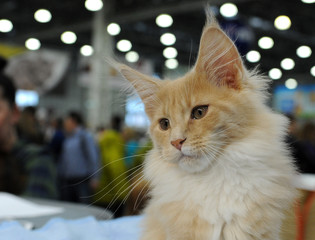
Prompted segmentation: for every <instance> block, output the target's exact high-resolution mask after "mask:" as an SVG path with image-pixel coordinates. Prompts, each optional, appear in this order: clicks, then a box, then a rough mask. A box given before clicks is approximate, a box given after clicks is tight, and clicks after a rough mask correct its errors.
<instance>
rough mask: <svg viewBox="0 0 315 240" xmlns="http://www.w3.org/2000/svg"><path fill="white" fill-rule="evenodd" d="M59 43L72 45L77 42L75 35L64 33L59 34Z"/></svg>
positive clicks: (68, 32)
mask: <svg viewBox="0 0 315 240" xmlns="http://www.w3.org/2000/svg"><path fill="white" fill-rule="evenodd" d="M61 41H62V42H64V43H65V44H73V43H75V42H76V41H77V35H75V33H74V32H71V31H66V32H64V33H63V34H61Z"/></svg>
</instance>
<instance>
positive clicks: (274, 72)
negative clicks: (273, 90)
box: [269, 68, 282, 80]
mask: <svg viewBox="0 0 315 240" xmlns="http://www.w3.org/2000/svg"><path fill="white" fill-rule="evenodd" d="M269 77H270V78H271V79H273V80H277V79H280V78H281V77H282V72H281V70H280V69H279V68H273V69H271V70H270V71H269Z"/></svg>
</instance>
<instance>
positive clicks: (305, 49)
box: [296, 46, 312, 58]
mask: <svg viewBox="0 0 315 240" xmlns="http://www.w3.org/2000/svg"><path fill="white" fill-rule="evenodd" d="M296 54H297V55H298V56H299V57H300V58H308V57H309V56H311V54H312V49H311V48H310V47H309V46H300V47H299V48H298V49H296Z"/></svg>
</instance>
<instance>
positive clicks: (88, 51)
mask: <svg viewBox="0 0 315 240" xmlns="http://www.w3.org/2000/svg"><path fill="white" fill-rule="evenodd" d="M80 53H81V54H82V55H83V56H85V57H88V56H91V55H92V54H93V53H94V49H93V47H92V46H90V45H84V46H82V47H81V48H80Z"/></svg>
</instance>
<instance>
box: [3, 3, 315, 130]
mask: <svg viewBox="0 0 315 240" xmlns="http://www.w3.org/2000/svg"><path fill="white" fill-rule="evenodd" d="M207 4H209V6H210V7H211V9H212V11H213V12H214V13H215V15H216V17H217V18H218V19H219V22H220V24H221V26H222V27H223V28H224V29H225V30H226V31H227V33H228V34H229V35H230V36H231V37H232V39H233V40H234V41H235V42H236V45H237V46H238V48H239V51H240V53H241V55H242V56H243V58H244V62H245V64H246V65H247V66H248V67H249V68H254V67H255V66H257V65H258V66H259V67H258V68H259V70H260V71H261V72H262V73H263V74H265V75H267V76H269V77H270V78H271V79H273V82H272V86H271V88H270V92H271V93H272V98H271V101H270V105H271V106H272V107H273V108H274V109H275V110H277V111H280V112H283V113H291V114H294V115H295V116H297V117H298V118H299V119H301V120H305V119H313V118H314V116H315V81H314V79H315V54H314V52H313V51H314V46H315V27H314V24H315V14H314V13H315V4H314V0H291V1H286V0H278V1H271V0H237V1H236V0H235V1H230V2H225V1H218V0H210V1H199V0H195V1H189V0H149V1H148V0H147V1H142V0H116V1H113V0H103V1H102V0H63V1H60V0H56V1H48V0H28V1H20V0H2V1H1V3H0V55H1V56H2V57H5V58H7V59H9V65H8V66H7V68H6V73H7V74H8V75H10V76H11V77H12V78H13V79H14V81H15V83H16V85H17V86H18V88H19V91H18V92H17V96H16V100H17V104H18V105H19V107H21V108H24V107H26V106H30V105H31V106H34V107H36V111H37V116H38V117H39V118H41V120H43V121H47V119H51V118H55V117H61V116H63V115H64V114H65V113H66V112H68V111H69V110H70V109H72V110H73V109H75V110H77V111H79V112H81V113H82V114H83V115H84V116H85V118H86V122H87V125H88V126H89V127H90V128H91V129H92V130H93V131H94V130H96V128H97V127H101V126H104V127H106V126H109V124H110V119H111V117H112V116H113V115H120V116H121V117H123V118H124V119H125V124H126V125H127V126H130V127H136V128H142V129H145V128H146V126H147V124H148V122H147V119H146V117H145V115H144V112H143V107H142V106H141V105H139V104H138V103H137V100H135V99H126V96H125V95H124V94H121V93H120V91H121V88H122V87H121V83H122V79H121V77H120V76H119V75H118V74H117V72H116V71H114V70H113V69H112V68H111V67H110V66H109V65H108V64H107V59H108V58H111V57H114V58H115V59H117V60H119V61H122V62H126V63H128V64H129V65H131V66H133V67H135V68H137V69H138V70H140V71H142V72H144V73H147V74H150V75H154V76H156V77H160V78H175V77H177V76H180V75H183V74H184V73H185V72H186V71H187V69H188V68H189V67H191V66H192V65H193V64H194V62H195V59H196V55H197V51H198V44H199V39H200V34H201V31H202V28H203V25H204V22H205V13H204V8H205V6H207ZM126 100H127V101H126ZM125 102H126V104H125Z"/></svg>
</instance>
